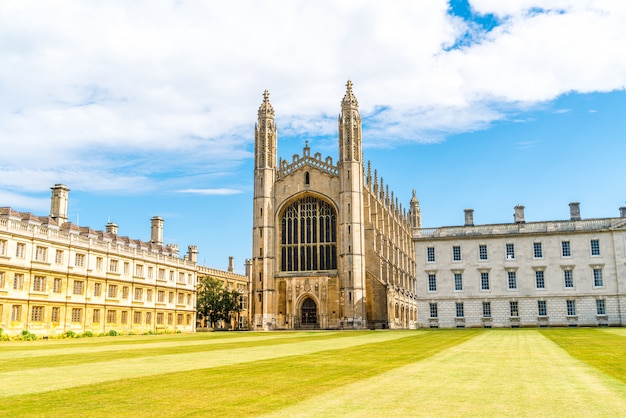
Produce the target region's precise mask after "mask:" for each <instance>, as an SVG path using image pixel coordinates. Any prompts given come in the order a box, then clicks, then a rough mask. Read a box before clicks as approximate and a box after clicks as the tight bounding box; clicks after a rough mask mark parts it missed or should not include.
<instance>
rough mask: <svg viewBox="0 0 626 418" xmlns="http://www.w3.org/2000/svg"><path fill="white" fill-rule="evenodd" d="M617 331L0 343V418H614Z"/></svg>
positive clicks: (621, 332)
mask: <svg viewBox="0 0 626 418" xmlns="http://www.w3.org/2000/svg"><path fill="white" fill-rule="evenodd" d="M625 363H626V329H623V328H619V329H554V330H553V329H549V330H543V329H542V330H537V329H517V330H511V329H509V330H432V331H430V330H424V331H422V330H420V331H362V332H360V331H357V332H351V331H346V332H332V331H319V332H277V333H252V332H250V333H223V332H222V333H199V334H192V335H184V334H178V335H156V336H132V337H99V338H85V339H77V340H48V341H34V342H26V341H22V342H9V343H0V402H1V405H2V406H1V407H0V408H1V409H0V411H2V415H3V416H54V417H57V416H64V417H66V416H107V417H111V416H129V417H130V416H132V417H141V416H159V417H168V416H237V417H243V416H263V415H267V416H381V415H385V416H512V415H516V416H520V415H521V416H623V414H624V411H625V410H626V367H625Z"/></svg>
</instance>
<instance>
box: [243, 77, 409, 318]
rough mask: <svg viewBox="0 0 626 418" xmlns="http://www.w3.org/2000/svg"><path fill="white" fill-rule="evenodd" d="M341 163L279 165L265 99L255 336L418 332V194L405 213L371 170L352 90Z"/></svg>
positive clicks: (259, 147) (256, 219) (259, 127)
mask: <svg viewBox="0 0 626 418" xmlns="http://www.w3.org/2000/svg"><path fill="white" fill-rule="evenodd" d="M338 141H339V147H338V148H339V160H338V161H337V163H336V164H335V163H333V159H332V158H331V157H326V158H325V159H322V156H321V154H320V153H315V154H314V155H311V150H310V148H309V146H308V142H307V144H306V146H305V147H304V149H303V153H302V155H294V156H293V159H292V161H291V162H287V161H284V160H282V159H280V160H279V161H278V164H277V150H278V133H277V128H276V125H275V121H274V109H273V107H272V105H271V104H270V101H269V93H268V92H267V91H265V93H264V99H263V103H262V104H261V106H260V108H259V111H258V121H257V124H256V127H255V142H254V151H255V158H254V164H255V165H254V212H253V213H254V215H253V240H252V242H253V249H252V255H253V258H252V278H251V281H252V289H251V290H252V298H251V310H250V314H251V322H252V323H251V329H257V330H258V329H265V330H272V329H315V328H321V329H367V328H371V329H374V328H415V327H416V326H417V295H416V278H415V272H416V264H415V248H414V245H413V243H412V228H421V221H420V211H419V202H418V200H417V198H416V197H415V193H413V198H412V199H411V202H410V208H409V210H408V211H407V210H405V209H403V208H402V205H400V204H399V203H398V199H397V198H395V197H394V194H393V192H391V193H389V188H388V186H387V187H385V186H384V184H383V179H382V177H381V178H380V181H379V179H378V173H377V172H376V171H374V176H373V178H372V173H371V169H370V163H369V162H368V164H367V172H365V167H364V164H363V153H362V149H361V146H362V126H361V117H360V115H359V109H358V102H357V99H356V97H355V95H354V93H353V91H352V83H351V82H350V81H348V84H347V90H346V94H345V96H344V98H343V100H342V102H341V113H340V115H339V138H338Z"/></svg>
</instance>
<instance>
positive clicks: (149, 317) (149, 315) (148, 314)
mask: <svg viewBox="0 0 626 418" xmlns="http://www.w3.org/2000/svg"><path fill="white" fill-rule="evenodd" d="M150 324H152V312H146V325H150Z"/></svg>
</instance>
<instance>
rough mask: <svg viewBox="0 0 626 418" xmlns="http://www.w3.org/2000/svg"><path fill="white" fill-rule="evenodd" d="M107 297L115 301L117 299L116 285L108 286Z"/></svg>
mask: <svg viewBox="0 0 626 418" xmlns="http://www.w3.org/2000/svg"><path fill="white" fill-rule="evenodd" d="M107 297H108V298H110V299H115V298H117V285H115V284H110V285H109V290H108V293H107Z"/></svg>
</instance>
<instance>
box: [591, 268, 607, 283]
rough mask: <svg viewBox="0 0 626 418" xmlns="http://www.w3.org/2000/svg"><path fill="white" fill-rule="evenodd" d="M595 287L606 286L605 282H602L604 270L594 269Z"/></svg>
mask: <svg viewBox="0 0 626 418" xmlns="http://www.w3.org/2000/svg"><path fill="white" fill-rule="evenodd" d="M593 286H594V287H602V286H604V280H602V269H600V268H594V269H593Z"/></svg>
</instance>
